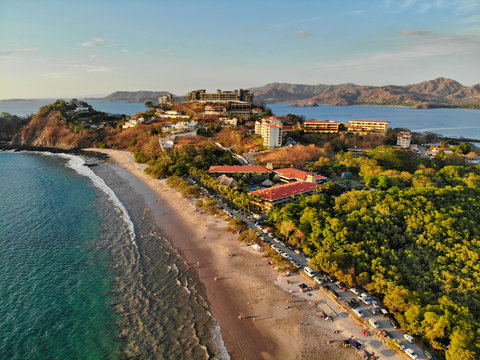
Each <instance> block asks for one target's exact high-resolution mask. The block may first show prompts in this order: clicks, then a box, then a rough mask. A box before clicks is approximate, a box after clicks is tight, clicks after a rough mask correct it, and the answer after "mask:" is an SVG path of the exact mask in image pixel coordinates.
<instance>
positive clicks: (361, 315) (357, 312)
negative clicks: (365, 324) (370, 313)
mask: <svg viewBox="0 0 480 360" xmlns="http://www.w3.org/2000/svg"><path fill="white" fill-rule="evenodd" d="M352 311H353V312H354V313H355V315H357V316H358V317H361V318H362V317H364V316H365V315H363V312H362V310H360V309H352Z"/></svg>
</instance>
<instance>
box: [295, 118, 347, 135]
mask: <svg viewBox="0 0 480 360" xmlns="http://www.w3.org/2000/svg"><path fill="white" fill-rule="evenodd" d="M339 126H340V123H339V122H338V121H332V120H308V121H305V122H304V123H303V127H304V129H305V131H306V132H321V133H338V129H339Z"/></svg>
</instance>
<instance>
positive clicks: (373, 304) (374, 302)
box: [371, 300, 380, 309]
mask: <svg viewBox="0 0 480 360" xmlns="http://www.w3.org/2000/svg"><path fill="white" fill-rule="evenodd" d="M371 303H372V306H373V307H374V308H375V309H379V308H380V306H378V302H376V301H375V300H372V301H371Z"/></svg>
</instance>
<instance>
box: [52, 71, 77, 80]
mask: <svg viewBox="0 0 480 360" xmlns="http://www.w3.org/2000/svg"><path fill="white" fill-rule="evenodd" d="M44 75H45V76H47V77H49V78H53V79H75V78H78V76H77V75H76V74H73V73H70V72H62V71H58V72H50V73H46V74H44Z"/></svg>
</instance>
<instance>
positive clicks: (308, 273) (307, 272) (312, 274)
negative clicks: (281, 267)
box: [303, 266, 315, 277]
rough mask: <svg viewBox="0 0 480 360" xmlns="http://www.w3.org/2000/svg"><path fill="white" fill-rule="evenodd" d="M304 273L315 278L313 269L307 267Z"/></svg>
mask: <svg viewBox="0 0 480 360" xmlns="http://www.w3.org/2000/svg"><path fill="white" fill-rule="evenodd" d="M303 271H304V272H305V274H307V275H308V276H310V277H314V276H315V273H314V271H313V270H312V268H311V267H309V266H306V267H305V268H304V269H303Z"/></svg>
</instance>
